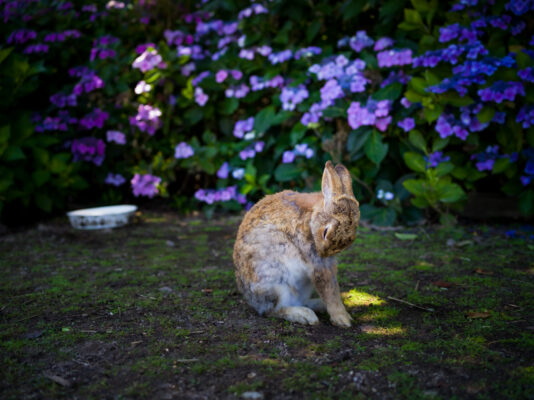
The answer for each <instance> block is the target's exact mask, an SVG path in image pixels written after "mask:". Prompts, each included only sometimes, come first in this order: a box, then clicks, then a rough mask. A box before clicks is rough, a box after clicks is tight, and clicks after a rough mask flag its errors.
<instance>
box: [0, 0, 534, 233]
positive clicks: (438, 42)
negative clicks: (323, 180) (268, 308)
mask: <svg viewBox="0 0 534 400" xmlns="http://www.w3.org/2000/svg"><path fill="white" fill-rule="evenodd" d="M331 3H332V2H328V1H326V0H325V1H317V2H313V3H311V2H301V1H280V0H273V1H265V2H255V3H254V2H253V3H251V2H246V1H234V0H228V1H209V0H208V1H202V2H192V1H191V2H179V3H178V2H171V1H169V0H160V1H156V0H152V1H150V0H147V1H145V0H138V1H133V2H120V1H102V2H100V1H95V2H94V3H90V4H88V3H87V2H77V1H72V2H69V1H58V0H54V1H51V0H50V1H39V0H11V1H7V0H3V1H2V0H0V18H2V21H3V25H2V27H1V28H0V30H1V31H2V33H3V37H4V38H5V39H4V40H3V42H2V44H1V45H0V79H1V82H2V85H1V86H0V90H2V94H5V96H2V99H3V100H2V101H1V104H0V107H1V108H2V117H0V160H1V164H0V205H4V206H5V207H6V208H7V209H10V208H12V209H18V208H20V206H21V205H23V206H25V207H27V208H31V207H34V206H35V207H38V208H39V209H42V210H44V211H46V212H50V211H52V210H53V208H54V207H57V208H59V209H62V208H64V207H65V204H66V202H67V201H76V199H77V198H78V199H80V198H83V199H86V200H87V199H92V201H93V202H106V203H109V202H116V201H125V200H128V201H131V200H132V197H133V198H137V200H136V201H141V200H142V199H143V200H144V199H146V200H145V201H148V199H152V198H155V197H157V196H159V197H165V198H168V199H169V201H170V202H171V204H173V205H175V206H176V207H179V208H181V209H183V210H188V209H193V208H198V207H200V206H201V207H202V208H203V209H204V210H205V211H206V212H207V213H208V214H209V213H212V212H213V211H214V210H215V209H216V208H223V209H229V210H239V209H241V208H243V207H245V208H246V207H249V206H250V205H251V204H252V202H254V201H256V200H257V199H258V198H260V197H261V196H262V195H264V194H267V193H272V192H275V191H278V190H281V189H283V188H295V189H299V190H316V189H318V187H319V179H318V178H319V177H320V174H321V171H322V168H323V166H324V162H325V161H326V160H328V159H332V160H334V161H335V162H343V163H344V164H345V165H346V166H347V167H348V168H349V170H350V172H351V174H352V176H353V179H354V181H355V185H354V186H355V191H356V192H357V193H356V194H357V196H358V198H359V199H360V202H361V203H362V207H361V209H362V215H363V217H364V218H367V219H371V220H372V221H373V222H374V223H376V224H382V225H391V224H393V223H395V222H402V223H406V224H411V223H417V222H418V221H419V220H421V218H423V216H424V212H425V210H426V212H427V213H429V214H428V215H435V216H441V218H442V221H443V222H446V221H447V220H450V211H451V210H453V211H458V210H460V209H461V206H462V205H463V204H464V203H465V201H466V200H467V193H470V192H473V191H479V192H503V193H505V194H506V195H509V196H513V197H515V198H517V199H518V207H519V209H520V210H521V211H522V212H523V213H524V214H525V215H532V214H533V213H534V190H533V188H532V185H533V184H534V148H533V147H534V130H533V127H532V125H533V124H534V105H533V100H534V97H533V96H534V90H533V85H532V83H533V82H534V69H533V68H534V62H533V60H532V57H534V51H533V50H532V46H533V45H534V37H533V36H532V35H533V33H534V32H533V31H532V28H531V25H532V24H530V23H529V21H530V19H531V18H532V16H533V15H534V11H533V10H532V9H533V8H534V3H533V2H531V1H519V0H508V1H497V0H495V1H477V0H460V1H458V2H456V3H452V2H451V3H448V2H447V3H446V2H441V3H438V2H437V0H433V1H426V0H412V1H410V2H408V1H404V2H403V1H394V0H389V1H386V2H383V3H380V4H378V3H377V4H376V5H375V6H373V4H374V3H369V4H368V5H367V6H364V5H363V3H362V2H360V1H358V0H346V1H344V2H339V3H337V2H335V4H331ZM310 16H313V18H310ZM7 93H14V95H7ZM82 196H83V197H82Z"/></svg>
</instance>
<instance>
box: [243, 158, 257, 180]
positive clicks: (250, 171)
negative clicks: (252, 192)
mask: <svg viewBox="0 0 534 400" xmlns="http://www.w3.org/2000/svg"><path fill="white" fill-rule="evenodd" d="M256 173H257V169H256V167H255V166H254V164H253V163H252V161H249V162H248V163H247V166H246V167H245V180H246V181H247V182H249V183H253V182H255V181H256Z"/></svg>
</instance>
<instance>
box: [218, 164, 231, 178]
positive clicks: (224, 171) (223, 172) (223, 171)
mask: <svg viewBox="0 0 534 400" xmlns="http://www.w3.org/2000/svg"><path fill="white" fill-rule="evenodd" d="M229 172H230V165H229V164H228V163H227V162H226V161H225V162H224V163H223V164H222V165H221V167H220V168H219V170H218V171H217V177H219V178H220V179H226V178H228V174H229Z"/></svg>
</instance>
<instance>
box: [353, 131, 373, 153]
mask: <svg viewBox="0 0 534 400" xmlns="http://www.w3.org/2000/svg"><path fill="white" fill-rule="evenodd" d="M372 132H373V130H372V129H370V128H368V127H361V128H358V129H356V130H353V131H351V132H350V133H349V137H348V139H347V150H348V152H349V154H354V153H356V152H358V151H359V150H360V149H361V148H362V147H363V145H364V144H365V142H367V139H369V136H370V135H371V133H372Z"/></svg>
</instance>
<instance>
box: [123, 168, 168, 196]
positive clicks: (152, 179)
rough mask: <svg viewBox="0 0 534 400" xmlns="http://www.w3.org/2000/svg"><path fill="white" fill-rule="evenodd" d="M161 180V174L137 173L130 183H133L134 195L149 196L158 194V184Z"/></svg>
mask: <svg viewBox="0 0 534 400" xmlns="http://www.w3.org/2000/svg"><path fill="white" fill-rule="evenodd" d="M160 182H161V178H160V177H159V176H154V175H150V174H135V175H134V177H133V178H132V180H131V181H130V183H131V184H132V189H133V195H134V196H135V197H139V196H147V197H149V198H152V197H154V196H155V195H156V194H158V192H159V190H158V187H157V185H159V183H160Z"/></svg>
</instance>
